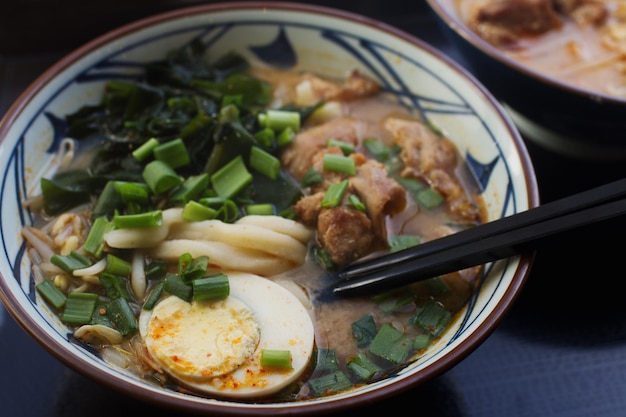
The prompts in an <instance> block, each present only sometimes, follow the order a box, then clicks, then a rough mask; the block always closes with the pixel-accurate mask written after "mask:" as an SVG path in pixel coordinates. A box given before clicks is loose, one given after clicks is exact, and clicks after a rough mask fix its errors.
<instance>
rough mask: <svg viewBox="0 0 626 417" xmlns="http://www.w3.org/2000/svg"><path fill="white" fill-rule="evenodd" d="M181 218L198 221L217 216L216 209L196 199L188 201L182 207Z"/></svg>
mask: <svg viewBox="0 0 626 417" xmlns="http://www.w3.org/2000/svg"><path fill="white" fill-rule="evenodd" d="M182 217H183V220H185V221H187V222H199V221H203V220H211V219H215V218H216V217H217V210H215V209H213V208H211V207H207V206H205V205H203V204H200V203H198V202H197V201H190V202H188V203H187V204H185V207H183V215H182Z"/></svg>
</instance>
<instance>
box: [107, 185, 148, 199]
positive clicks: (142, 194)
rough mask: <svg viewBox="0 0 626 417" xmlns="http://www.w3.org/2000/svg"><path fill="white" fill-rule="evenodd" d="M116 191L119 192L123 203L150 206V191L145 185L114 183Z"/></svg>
mask: <svg viewBox="0 0 626 417" xmlns="http://www.w3.org/2000/svg"><path fill="white" fill-rule="evenodd" d="M113 184H114V186H115V191H117V192H118V193H119V195H120V198H121V199H122V202H124V203H126V204H128V203H138V204H148V202H149V198H150V189H149V188H148V186H147V185H146V184H144V183H138V182H127V181H114V182H113Z"/></svg>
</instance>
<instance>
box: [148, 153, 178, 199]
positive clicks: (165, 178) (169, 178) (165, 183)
mask: <svg viewBox="0 0 626 417" xmlns="http://www.w3.org/2000/svg"><path fill="white" fill-rule="evenodd" d="M142 175H143V179H144V181H146V184H148V187H150V189H151V190H152V192H153V193H154V194H156V195H159V194H163V193H165V192H166V191H169V190H171V189H172V188H174V187H176V186H178V185H180V184H182V183H183V178H181V177H180V176H178V174H176V171H174V169H173V168H172V167H170V166H169V165H168V164H166V163H165V162H163V161H159V160H154V161H151V162H149V163H148V164H147V165H146V166H145V167H144V169H143V173H142Z"/></svg>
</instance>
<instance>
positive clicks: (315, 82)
mask: <svg viewBox="0 0 626 417" xmlns="http://www.w3.org/2000/svg"><path fill="white" fill-rule="evenodd" d="M304 81H305V82H309V83H310V87H311V90H312V92H313V93H314V95H315V97H316V98H317V99H318V100H321V101H349V100H355V99H358V98H363V97H368V96H372V95H374V94H376V93H378V92H379V91H380V85H378V83H376V82H375V81H373V80H372V79H370V78H367V77H365V76H363V75H362V74H361V73H359V72H358V71H356V70H355V71H352V72H351V73H350V75H349V76H348V78H347V79H346V80H345V81H344V82H343V83H342V84H338V83H335V82H333V81H329V80H325V79H322V78H320V77H317V76H315V75H312V74H307V75H305V77H304Z"/></svg>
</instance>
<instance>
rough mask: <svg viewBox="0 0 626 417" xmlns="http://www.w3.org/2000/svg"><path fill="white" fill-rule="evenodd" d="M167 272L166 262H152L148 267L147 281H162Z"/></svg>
mask: <svg viewBox="0 0 626 417" xmlns="http://www.w3.org/2000/svg"><path fill="white" fill-rule="evenodd" d="M166 272H167V263H166V262H164V261H152V262H150V263H149V264H148V266H147V267H146V279H147V280H148V281H154V280H157V279H161V278H163V277H164V276H165V273H166Z"/></svg>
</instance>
